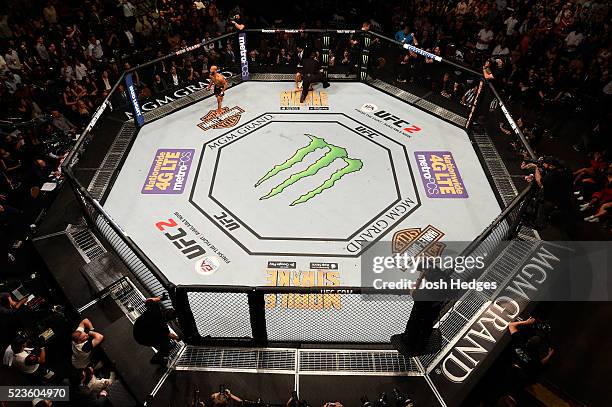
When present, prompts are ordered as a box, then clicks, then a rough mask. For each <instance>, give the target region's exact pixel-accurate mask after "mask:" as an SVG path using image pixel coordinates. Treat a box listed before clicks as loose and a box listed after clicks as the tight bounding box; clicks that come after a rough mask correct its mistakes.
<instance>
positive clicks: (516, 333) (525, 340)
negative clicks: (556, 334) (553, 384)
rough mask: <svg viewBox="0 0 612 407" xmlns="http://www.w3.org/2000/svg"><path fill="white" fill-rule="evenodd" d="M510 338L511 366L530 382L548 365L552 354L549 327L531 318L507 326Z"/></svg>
mask: <svg viewBox="0 0 612 407" xmlns="http://www.w3.org/2000/svg"><path fill="white" fill-rule="evenodd" d="M508 330H509V331H510V335H511V337H512V345H511V348H512V353H513V365H514V366H515V367H517V368H519V369H521V371H522V372H523V373H524V374H525V376H526V377H525V378H526V379H528V380H530V379H532V378H533V377H535V376H536V375H537V374H538V373H539V372H541V371H542V369H543V368H544V367H545V366H546V365H547V364H548V362H549V361H550V358H551V357H552V355H553V354H554V349H553V348H552V346H550V341H549V334H550V325H549V324H548V323H546V322H544V321H538V320H536V319H535V318H533V317H530V318H529V319H527V320H525V321H514V322H510V324H509V325H508Z"/></svg>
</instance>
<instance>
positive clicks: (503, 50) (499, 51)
mask: <svg viewBox="0 0 612 407" xmlns="http://www.w3.org/2000/svg"><path fill="white" fill-rule="evenodd" d="M508 55H510V49H509V48H508V46H506V42H505V41H501V42H499V43H498V44H497V45H496V46H495V48H493V52H491V56H494V57H498V58H500V57H501V58H504V57H507V56H508Z"/></svg>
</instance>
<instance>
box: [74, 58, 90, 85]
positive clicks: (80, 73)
mask: <svg viewBox="0 0 612 407" xmlns="http://www.w3.org/2000/svg"><path fill="white" fill-rule="evenodd" d="M72 69H73V71H74V76H75V77H76V80H77V81H79V82H80V81H82V80H83V78H84V77H86V76H87V67H86V66H85V64H84V63H83V62H81V61H79V60H78V59H75V62H74V66H73V67H72Z"/></svg>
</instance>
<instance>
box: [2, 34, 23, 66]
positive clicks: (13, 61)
mask: <svg viewBox="0 0 612 407" xmlns="http://www.w3.org/2000/svg"><path fill="white" fill-rule="evenodd" d="M4 60H5V61H6V65H7V66H8V67H9V69H10V70H11V71H21V68H22V66H21V60H20V59H19V54H17V51H16V50H15V46H14V45H13V42H12V41H11V43H10V44H9V47H8V49H7V51H6V54H5V55H4Z"/></svg>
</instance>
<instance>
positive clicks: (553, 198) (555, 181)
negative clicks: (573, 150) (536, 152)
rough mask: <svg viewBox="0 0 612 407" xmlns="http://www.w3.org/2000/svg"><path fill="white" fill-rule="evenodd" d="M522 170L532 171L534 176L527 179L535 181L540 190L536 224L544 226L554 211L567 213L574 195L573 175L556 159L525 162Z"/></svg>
mask: <svg viewBox="0 0 612 407" xmlns="http://www.w3.org/2000/svg"><path fill="white" fill-rule="evenodd" d="M521 168H522V169H531V170H533V174H530V175H528V176H527V177H525V180H526V181H527V182H533V181H535V183H536V185H537V186H538V188H539V193H538V200H539V205H538V210H537V218H536V224H537V225H542V226H544V225H545V224H546V222H547V221H548V220H549V218H550V216H551V215H552V213H553V211H560V212H562V213H567V212H568V211H569V208H570V202H571V201H570V196H571V193H572V174H571V172H570V171H569V170H568V169H567V168H565V167H564V166H563V165H562V164H561V162H560V161H559V160H557V159H556V158H554V157H550V156H547V157H541V158H540V159H539V160H538V161H537V162H531V163H527V162H523V163H522V164H521Z"/></svg>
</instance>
